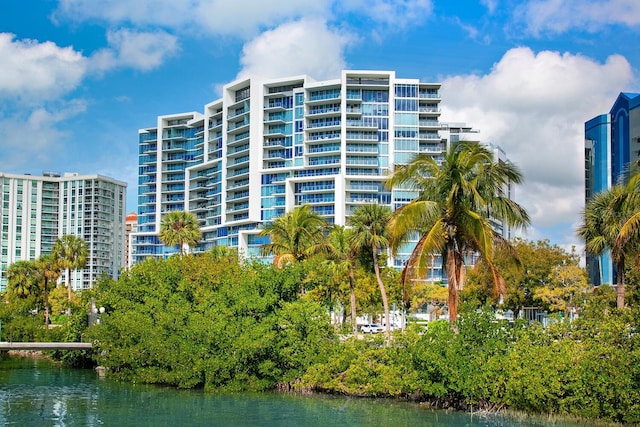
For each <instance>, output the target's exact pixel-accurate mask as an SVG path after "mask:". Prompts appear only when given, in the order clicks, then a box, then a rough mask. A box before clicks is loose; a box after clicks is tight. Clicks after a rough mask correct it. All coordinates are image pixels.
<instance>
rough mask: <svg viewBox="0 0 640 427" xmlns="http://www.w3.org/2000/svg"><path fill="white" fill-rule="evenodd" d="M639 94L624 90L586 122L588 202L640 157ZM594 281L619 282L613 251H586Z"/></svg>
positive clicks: (586, 184) (617, 180) (593, 282)
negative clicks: (598, 254) (605, 109)
mask: <svg viewBox="0 0 640 427" xmlns="http://www.w3.org/2000/svg"><path fill="white" fill-rule="evenodd" d="M639 107H640V94H637V93H625V92H622V93H620V95H618V98H617V99H616V101H615V102H614V104H613V106H612V107H611V110H610V111H609V113H608V114H601V115H599V116H596V117H594V118H592V119H591V120H589V121H587V122H586V123H585V125H584V137H585V201H586V202H588V201H589V199H591V197H592V196H593V195H594V194H596V193H599V192H601V191H605V190H608V189H610V188H611V186H612V185H614V184H616V183H618V182H619V181H620V179H621V178H622V177H623V175H624V173H625V171H626V170H627V168H628V167H629V164H630V163H633V162H636V161H638V159H639V158H640V108H639ZM587 269H588V271H589V279H590V280H591V283H592V284H594V285H596V286H599V285H602V284H614V283H616V277H615V275H616V274H617V272H616V271H615V269H614V267H613V265H612V263H611V254H610V253H609V252H608V251H607V252H605V253H603V254H602V255H600V256H593V255H590V254H587Z"/></svg>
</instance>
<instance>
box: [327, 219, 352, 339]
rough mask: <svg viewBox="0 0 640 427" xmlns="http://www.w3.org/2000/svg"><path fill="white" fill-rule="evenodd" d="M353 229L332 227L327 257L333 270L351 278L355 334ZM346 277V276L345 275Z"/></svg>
mask: <svg viewBox="0 0 640 427" xmlns="http://www.w3.org/2000/svg"><path fill="white" fill-rule="evenodd" d="M352 234H353V230H352V229H350V228H345V227H343V226H340V225H336V226H334V227H333V228H331V231H329V235H328V236H327V239H328V244H327V257H328V258H329V262H330V263H331V264H332V267H333V270H334V271H335V272H336V273H338V274H340V275H342V274H344V272H346V273H347V277H348V278H349V297H350V305H351V325H352V327H353V335H354V336H356V335H358V325H357V322H356V287H355V285H356V278H355V269H356V258H357V256H358V251H357V250H356V248H355V247H354V245H353V244H352V243H351V241H352V237H351V236H352ZM343 277H344V276H343Z"/></svg>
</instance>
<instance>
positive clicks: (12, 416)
mask: <svg viewBox="0 0 640 427" xmlns="http://www.w3.org/2000/svg"><path fill="white" fill-rule="evenodd" d="M0 425H3V426H20V427H22V426H43V427H44V426H69V427H70V426H172V427H182V426H233V427H241V426H310V427H311V426H323V427H333V426H336V427H337V426H340V427H345V426H368V427H372V426H386V427H389V426H411V427H415V426H454V427H455V426H531V425H538V426H542V425H544V423H543V422H534V420H531V419H528V420H525V421H517V420H511V419H508V418H505V417H502V416H497V415H489V416H477V415H471V414H466V413H459V412H445V411H433V410H430V409H426V408H424V407H422V406H420V405H417V404H413V403H404V402H396V401H391V400H382V399H355V398H346V397H331V396H322V395H305V396H301V395H296V394H279V393H253V394H249V393H239V394H216V393H205V392H203V391H193V390H174V389H169V388H162V387H155V386H147V385H132V384H123V383H119V382H115V381H112V380H109V379H100V378H98V376H97V374H96V373H95V372H94V371H93V370H72V369H65V368H60V367H56V366H54V365H52V364H50V363H48V362H46V361H43V360H31V359H15V358H11V359H6V360H0ZM554 425H556V426H558V425H559V424H558V423H556V424H554ZM566 425H569V424H566ZM575 425H578V424H575ZM583 425H584V424H583Z"/></svg>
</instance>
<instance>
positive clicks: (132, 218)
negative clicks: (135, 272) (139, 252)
mask: <svg viewBox="0 0 640 427" xmlns="http://www.w3.org/2000/svg"><path fill="white" fill-rule="evenodd" d="M136 231H138V215H137V214H136V213H135V212H129V213H128V214H127V216H126V217H125V219H124V265H127V266H128V265H129V264H130V263H129V255H130V253H131V235H132V234H133V233H135V232H136Z"/></svg>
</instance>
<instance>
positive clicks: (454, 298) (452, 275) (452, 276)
mask: <svg viewBox="0 0 640 427" xmlns="http://www.w3.org/2000/svg"><path fill="white" fill-rule="evenodd" d="M446 268H447V282H448V284H447V287H448V290H449V298H448V301H447V303H448V305H449V323H450V324H451V326H453V324H454V323H455V322H456V319H457V318H458V302H459V298H458V265H457V262H456V255H455V252H454V250H453V249H448V251H447V267H446Z"/></svg>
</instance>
